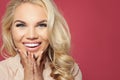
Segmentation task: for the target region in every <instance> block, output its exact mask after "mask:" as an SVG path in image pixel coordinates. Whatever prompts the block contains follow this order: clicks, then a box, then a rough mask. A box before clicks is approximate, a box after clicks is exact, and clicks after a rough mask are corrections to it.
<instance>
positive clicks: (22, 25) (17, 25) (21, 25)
mask: <svg viewBox="0 0 120 80" xmlns="http://www.w3.org/2000/svg"><path fill="white" fill-rule="evenodd" d="M24 26H25V24H23V23H20V24H16V27H24Z"/></svg>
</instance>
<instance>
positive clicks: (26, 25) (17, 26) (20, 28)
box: [11, 3, 49, 80]
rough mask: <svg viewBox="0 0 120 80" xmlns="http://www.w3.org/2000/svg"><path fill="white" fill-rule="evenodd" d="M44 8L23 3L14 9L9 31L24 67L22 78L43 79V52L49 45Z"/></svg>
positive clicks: (27, 79)
mask: <svg viewBox="0 0 120 80" xmlns="http://www.w3.org/2000/svg"><path fill="white" fill-rule="evenodd" d="M47 29H48V28H47V11H46V9H45V8H43V7H41V6H38V5H35V4H30V3H23V4H21V5H20V6H18V7H17V8H16V9H15V12H14V20H13V23H12V27H11V33H12V38H13V42H14V45H15V49H16V50H17V51H18V52H19V54H20V57H21V63H22V65H23V67H24V76H25V77H24V80H43V77H42V71H43V65H44V61H43V62H40V60H41V58H42V54H43V52H44V51H45V50H46V48H47V47H48V45H49V41H48V33H47Z"/></svg>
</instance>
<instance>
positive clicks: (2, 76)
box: [0, 55, 82, 80]
mask: <svg viewBox="0 0 120 80" xmlns="http://www.w3.org/2000/svg"><path fill="white" fill-rule="evenodd" d="M73 71H74V72H73V75H74V76H75V80H82V75H81V71H80V69H79V67H78V65H77V64H75V67H74V70H73ZM50 73H51V69H50V66H49V65H47V64H46V65H45V70H44V71H43V77H44V80H54V79H53V78H52V77H51V76H50ZM0 80H24V68H23V67H22V64H21V63H20V56H19V55H16V56H15V57H10V58H8V59H6V60H3V61H1V62H0Z"/></svg>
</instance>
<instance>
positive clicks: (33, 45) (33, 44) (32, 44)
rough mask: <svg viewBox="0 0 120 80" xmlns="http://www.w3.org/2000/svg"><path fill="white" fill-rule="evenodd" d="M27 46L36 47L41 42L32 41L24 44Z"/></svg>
mask: <svg viewBox="0 0 120 80" xmlns="http://www.w3.org/2000/svg"><path fill="white" fill-rule="evenodd" d="M24 45H25V46H26V47H30V48H34V47H37V46H39V45H40V43H30V44H28V43H27V44H24Z"/></svg>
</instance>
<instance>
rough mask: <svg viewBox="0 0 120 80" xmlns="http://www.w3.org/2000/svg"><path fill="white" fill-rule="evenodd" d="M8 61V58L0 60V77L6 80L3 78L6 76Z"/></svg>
mask: <svg viewBox="0 0 120 80" xmlns="http://www.w3.org/2000/svg"><path fill="white" fill-rule="evenodd" d="M8 61H9V59H6V60H2V61H0V78H1V79H2V80H6V79H5V78H7V77H8V64H7V63H8Z"/></svg>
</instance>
